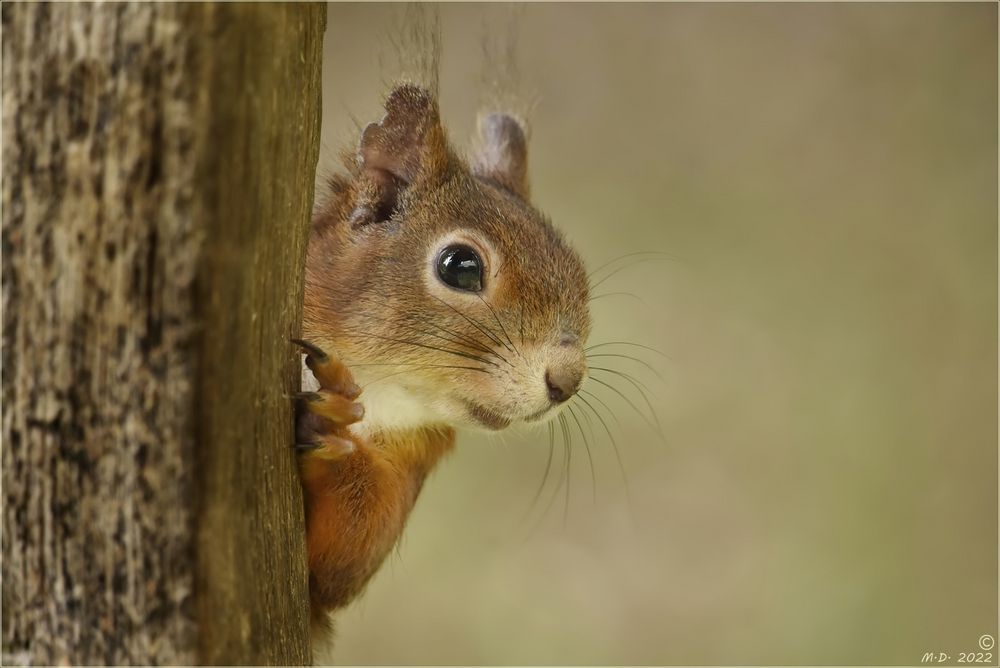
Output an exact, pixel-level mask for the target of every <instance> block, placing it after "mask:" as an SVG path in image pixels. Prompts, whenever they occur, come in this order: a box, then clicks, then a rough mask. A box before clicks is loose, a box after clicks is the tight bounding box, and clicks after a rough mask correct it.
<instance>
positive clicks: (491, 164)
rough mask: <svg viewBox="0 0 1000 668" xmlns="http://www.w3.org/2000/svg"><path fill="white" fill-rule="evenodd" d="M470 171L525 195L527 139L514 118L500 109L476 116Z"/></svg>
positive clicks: (522, 195)
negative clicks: (475, 149)
mask: <svg viewBox="0 0 1000 668" xmlns="http://www.w3.org/2000/svg"><path fill="white" fill-rule="evenodd" d="M473 173H475V175H476V176H479V177H482V178H485V179H490V180H491V181H495V182H497V183H498V184H500V185H501V186H503V187H504V188H506V189H507V190H510V191H511V192H513V193H514V194H515V195H518V196H520V197H522V198H524V199H528V139H527V137H526V136H525V132H524V128H523V127H521V124H520V123H519V122H518V121H517V119H515V118H514V117H513V116H510V115H508V114H502V113H492V114H487V115H485V116H482V117H481V118H480V119H479V150H478V152H477V154H476V157H475V160H474V164H473Z"/></svg>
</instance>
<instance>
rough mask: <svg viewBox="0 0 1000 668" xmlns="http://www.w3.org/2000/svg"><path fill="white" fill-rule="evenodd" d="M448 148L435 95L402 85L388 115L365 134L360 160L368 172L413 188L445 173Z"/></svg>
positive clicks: (395, 91) (392, 94) (393, 95)
mask: <svg viewBox="0 0 1000 668" xmlns="http://www.w3.org/2000/svg"><path fill="white" fill-rule="evenodd" d="M447 156H448V148H447V143H446V142H445V139H444V130H443V129H442V128H441V120H440V117H439V115H438V108H437V102H436V101H435V99H434V96H433V94H432V93H431V92H430V91H428V90H426V89H424V88H421V87H420V86H416V85H413V84H401V85H399V86H396V87H395V88H393V89H392V91H391V92H390V93H389V97H388V98H386V101H385V116H383V117H382V120H381V121H379V122H378V123H370V124H369V125H368V126H367V127H366V128H365V129H364V132H362V133H361V144H360V146H359V147H358V159H359V160H360V162H361V165H362V167H364V168H365V169H374V170H381V171H385V172H388V173H389V174H391V175H392V176H393V177H395V178H397V179H399V180H401V181H402V182H404V183H405V184H407V185H409V184H411V183H413V182H414V181H415V180H416V179H417V178H418V176H420V175H421V174H428V175H430V174H433V173H435V172H438V171H440V170H443V169H444V167H445V165H446V163H447Z"/></svg>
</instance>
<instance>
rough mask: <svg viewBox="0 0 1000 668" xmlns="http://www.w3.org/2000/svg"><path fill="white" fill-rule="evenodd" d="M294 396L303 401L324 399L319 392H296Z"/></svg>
mask: <svg viewBox="0 0 1000 668" xmlns="http://www.w3.org/2000/svg"><path fill="white" fill-rule="evenodd" d="M294 396H295V398H296V399H301V400H302V401H319V400H320V399H322V398H323V397H322V395H320V393H319V392H296V393H295V395H294Z"/></svg>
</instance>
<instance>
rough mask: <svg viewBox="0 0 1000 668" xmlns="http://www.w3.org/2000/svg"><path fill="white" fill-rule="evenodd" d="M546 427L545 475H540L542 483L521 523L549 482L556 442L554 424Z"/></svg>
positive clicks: (550, 423)
mask: <svg viewBox="0 0 1000 668" xmlns="http://www.w3.org/2000/svg"><path fill="white" fill-rule="evenodd" d="M548 427H549V456H548V459H546V460H545V473H543V474H542V482H541V484H540V485H538V489H537V490H535V496H534V497H533V498H532V499H531V505H529V506H528V509H527V510H526V511H525V513H524V515H523V516H522V517H521V522H522V523H523V522H524V521H525V520H526V519H528V516H529V515H530V514H531V511H532V510H534V509H535V504H536V503H538V499H539V498H541V496H542V490H544V489H545V483H546V482H548V480H549V471H551V470H552V455H553V454H554V452H555V440H556V427H555V423H553V422H552V421H551V420H550V421H549V423H548Z"/></svg>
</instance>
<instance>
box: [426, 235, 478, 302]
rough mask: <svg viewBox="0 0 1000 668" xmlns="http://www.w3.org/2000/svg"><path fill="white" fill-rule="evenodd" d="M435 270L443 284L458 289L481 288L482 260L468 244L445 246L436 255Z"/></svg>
mask: <svg viewBox="0 0 1000 668" xmlns="http://www.w3.org/2000/svg"><path fill="white" fill-rule="evenodd" d="M437 272H438V276H439V277H440V278H441V280H442V281H444V282H445V284H447V285H450V286H451V287H453V288H456V289H458V290H466V291H468V292H479V291H480V290H482V289H483V262H482V260H480V259H479V255H477V254H476V251H474V250H472V249H471V248H469V247H468V246H446V247H445V249H444V250H442V251H441V254H440V255H438V263H437Z"/></svg>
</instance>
